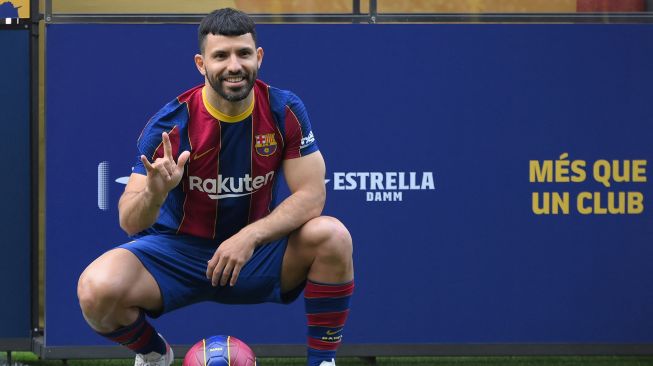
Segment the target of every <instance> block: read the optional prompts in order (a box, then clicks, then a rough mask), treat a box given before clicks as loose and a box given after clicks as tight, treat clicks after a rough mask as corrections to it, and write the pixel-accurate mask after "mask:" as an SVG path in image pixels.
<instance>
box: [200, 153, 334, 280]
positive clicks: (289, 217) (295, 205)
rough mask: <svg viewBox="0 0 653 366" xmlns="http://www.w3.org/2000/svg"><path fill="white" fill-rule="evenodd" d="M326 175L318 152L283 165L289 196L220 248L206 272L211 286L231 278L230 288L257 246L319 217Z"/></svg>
mask: <svg viewBox="0 0 653 366" xmlns="http://www.w3.org/2000/svg"><path fill="white" fill-rule="evenodd" d="M325 172H326V168H325V165H324V159H323V158H322V154H320V152H319V151H317V152H314V153H312V154H309V155H306V156H303V157H300V158H296V159H288V160H285V161H284V164H283V173H284V176H285V178H286V182H287V183H288V187H289V188H290V192H291V195H290V196H289V197H288V198H286V199H285V200H283V202H281V204H279V206H277V208H275V209H274V210H273V211H272V212H270V214H269V215H267V216H266V217H264V218H262V219H260V220H258V221H256V222H253V223H251V224H249V225H247V226H245V227H244V228H243V229H241V230H240V231H239V232H238V233H236V234H235V235H233V236H232V237H231V238H229V239H227V240H225V241H224V242H222V243H221V244H220V247H218V250H216V252H215V254H214V255H213V258H211V260H210V261H209V263H208V266H207V270H206V276H207V278H210V279H211V282H212V284H213V285H214V286H217V284H218V283H220V284H221V285H222V286H224V285H226V284H227V279H228V278H229V277H230V276H231V281H230V285H231V286H233V285H235V284H236V280H238V274H239V273H240V269H241V268H242V266H244V265H245V263H246V262H247V261H248V260H249V258H250V257H251V256H252V253H253V252H254V249H255V248H256V247H257V246H259V245H262V244H265V243H269V242H271V241H274V240H277V239H279V238H282V237H284V236H286V235H288V234H289V233H290V232H292V231H293V230H296V229H298V228H299V227H300V226H302V225H304V224H305V223H306V222H307V221H309V220H310V219H312V218H315V217H318V216H320V214H321V213H322V209H323V208H324V201H325V199H326V188H325V186H324V176H325Z"/></svg>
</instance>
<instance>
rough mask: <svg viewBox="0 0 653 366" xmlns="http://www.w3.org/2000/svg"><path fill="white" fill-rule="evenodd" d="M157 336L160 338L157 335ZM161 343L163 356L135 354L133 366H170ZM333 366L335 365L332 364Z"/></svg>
mask: <svg viewBox="0 0 653 366" xmlns="http://www.w3.org/2000/svg"><path fill="white" fill-rule="evenodd" d="M159 336H161V335H160V334H159ZM161 339H163V342H165V344H166V353H165V354H164V355H162V354H160V353H156V352H150V353H148V354H146V355H142V354H140V353H137V354H136V359H135V360H134V366H170V365H172V361H174V359H175V354H174V352H172V348H171V347H170V345H169V344H168V342H167V341H166V340H165V338H163V336H161ZM334 365H335V364H334Z"/></svg>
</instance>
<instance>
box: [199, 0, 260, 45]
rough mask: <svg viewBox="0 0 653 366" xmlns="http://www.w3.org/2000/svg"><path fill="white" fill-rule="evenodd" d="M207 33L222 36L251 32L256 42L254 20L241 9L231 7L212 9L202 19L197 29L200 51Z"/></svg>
mask: <svg viewBox="0 0 653 366" xmlns="http://www.w3.org/2000/svg"><path fill="white" fill-rule="evenodd" d="M209 33H211V34H214V35H218V34H219V35H223V36H242V35H243V34H247V33H251V34H252V38H253V39H254V44H256V29H255V24H254V20H252V18H251V17H250V16H249V15H247V14H245V13H243V12H242V11H239V10H236V9H232V8H223V9H217V10H214V11H212V12H211V13H210V14H208V15H207V16H205V17H204V19H202V22H201V23H200V26H199V28H198V30H197V38H198V41H199V48H200V53H204V43H205V42H204V40H205V39H206V35H207V34H209Z"/></svg>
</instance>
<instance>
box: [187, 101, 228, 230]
mask: <svg viewBox="0 0 653 366" xmlns="http://www.w3.org/2000/svg"><path fill="white" fill-rule="evenodd" d="M188 112H189V114H190V116H191V119H190V121H189V123H188V139H189V141H190V146H191V155H190V159H188V163H187V165H186V166H187V169H186V172H185V173H184V177H183V178H182V183H183V189H184V192H185V193H186V200H185V201H184V216H183V217H182V219H181V223H180V224H179V229H178V230H177V232H178V233H180V234H190V235H195V236H199V237H203V238H211V239H212V238H214V237H215V225H216V216H217V207H218V200H216V199H211V198H210V197H209V194H211V192H202V190H199V189H197V188H195V189H191V186H190V179H191V177H197V178H193V179H195V180H197V179H198V178H199V179H200V180H201V181H203V182H204V181H206V180H207V179H213V180H217V178H218V163H217V162H218V156H219V154H220V123H219V122H218V121H217V120H215V119H214V118H213V116H211V115H210V114H209V112H208V111H207V110H206V108H205V107H204V104H203V102H202V92H201V88H200V89H197V92H196V93H194V94H193V95H192V96H191V97H190V98H189V100H188ZM202 186H203V189H204V188H208V189H209V190H213V189H216V188H217V187H216V185H215V184H213V185H211V184H208V185H206V186H205V185H203V184H202Z"/></svg>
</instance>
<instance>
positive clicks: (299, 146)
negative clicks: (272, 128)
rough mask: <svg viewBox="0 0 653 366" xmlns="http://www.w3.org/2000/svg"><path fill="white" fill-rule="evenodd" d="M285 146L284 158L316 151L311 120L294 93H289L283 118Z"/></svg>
mask: <svg viewBox="0 0 653 366" xmlns="http://www.w3.org/2000/svg"><path fill="white" fill-rule="evenodd" d="M284 124H285V130H286V147H285V153H284V159H294V158H299V157H302V156H305V155H308V154H311V153H313V152H316V151H318V150H319V149H318V147H317V142H316V141H315V135H314V134H313V129H312V128H311V122H310V120H309V118H308V113H307V112H306V107H304V103H303V102H302V101H301V99H299V97H297V96H296V95H295V94H292V93H289V96H288V101H287V103H286V106H285V118H284Z"/></svg>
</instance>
